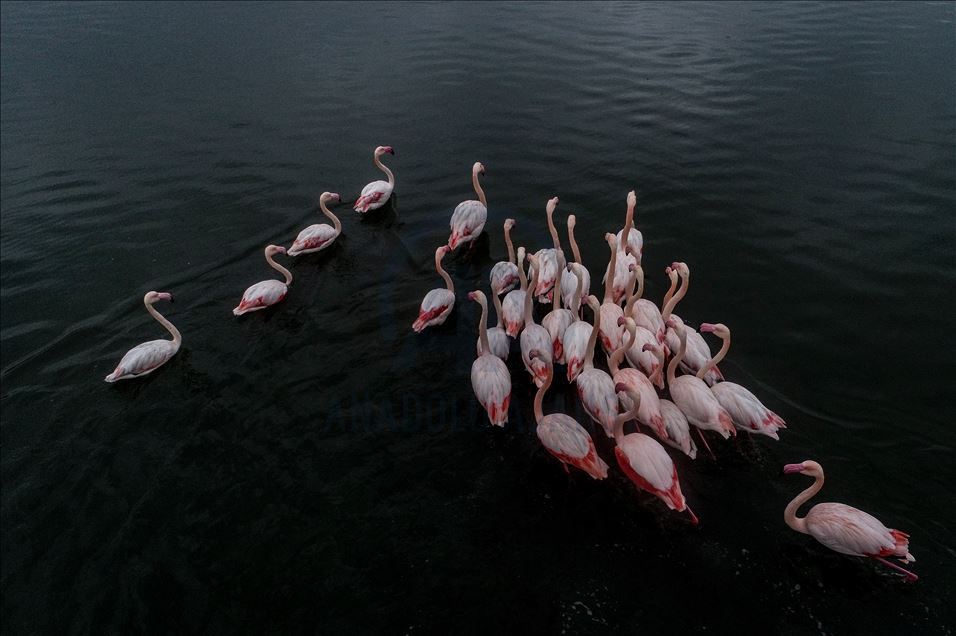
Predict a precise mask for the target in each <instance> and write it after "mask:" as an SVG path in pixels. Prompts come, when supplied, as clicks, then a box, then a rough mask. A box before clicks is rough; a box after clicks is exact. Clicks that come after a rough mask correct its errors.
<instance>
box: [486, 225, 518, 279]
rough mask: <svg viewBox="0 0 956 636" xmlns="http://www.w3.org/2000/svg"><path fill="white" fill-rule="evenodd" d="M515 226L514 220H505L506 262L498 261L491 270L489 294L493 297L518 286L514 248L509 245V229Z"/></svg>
mask: <svg viewBox="0 0 956 636" xmlns="http://www.w3.org/2000/svg"><path fill="white" fill-rule="evenodd" d="M514 226H515V220H514V219H505V243H506V244H507V245H508V260H506V261H498V262H497V263H495V266H494V267H492V268H491V274H490V276H489V278H490V279H491V293H492V294H494V295H495V296H498V295H500V294H504V293H505V292H509V291H511V290H512V289H514V288H515V285H517V284H518V281H519V276H518V266H517V265H515V248H514V245H513V244H512V243H511V228H513V227H514Z"/></svg>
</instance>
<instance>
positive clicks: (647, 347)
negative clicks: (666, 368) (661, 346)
mask: <svg viewBox="0 0 956 636" xmlns="http://www.w3.org/2000/svg"><path fill="white" fill-rule="evenodd" d="M654 349H655V347H654V345H652V344H651V343H649V342H645V343H644V346H643V347H641V351H654Z"/></svg>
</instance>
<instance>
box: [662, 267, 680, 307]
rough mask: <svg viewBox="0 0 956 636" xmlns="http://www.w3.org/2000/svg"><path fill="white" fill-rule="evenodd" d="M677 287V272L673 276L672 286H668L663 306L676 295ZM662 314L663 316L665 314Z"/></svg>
mask: <svg viewBox="0 0 956 636" xmlns="http://www.w3.org/2000/svg"><path fill="white" fill-rule="evenodd" d="M675 289H677V274H676V273H675V274H674V276H673V277H671V286H670V287H669V288H668V290H667V293H666V294H664V303H663V304H662V305H661V306H662V307H666V306H667V303H669V302H670V301H671V298H672V297H673V296H674V290H675ZM661 315H662V316H663V314H661Z"/></svg>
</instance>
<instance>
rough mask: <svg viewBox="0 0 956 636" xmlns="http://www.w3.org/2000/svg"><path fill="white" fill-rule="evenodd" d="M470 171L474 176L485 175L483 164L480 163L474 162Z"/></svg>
mask: <svg viewBox="0 0 956 636" xmlns="http://www.w3.org/2000/svg"><path fill="white" fill-rule="evenodd" d="M471 171H472V173H474V174H485V164H483V163H481V162H480V161H476V162H475V165H473V166H472V167H471Z"/></svg>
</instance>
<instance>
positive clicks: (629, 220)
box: [621, 203, 634, 245]
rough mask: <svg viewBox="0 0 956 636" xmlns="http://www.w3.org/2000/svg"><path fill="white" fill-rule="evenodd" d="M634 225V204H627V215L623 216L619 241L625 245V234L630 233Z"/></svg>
mask: <svg viewBox="0 0 956 636" xmlns="http://www.w3.org/2000/svg"><path fill="white" fill-rule="evenodd" d="M632 227H634V205H632V204H631V203H628V204H627V216H626V217H624V230H623V231H622V232H621V243H622V244H623V245H627V235H628V234H630V233H631V228H632Z"/></svg>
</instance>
